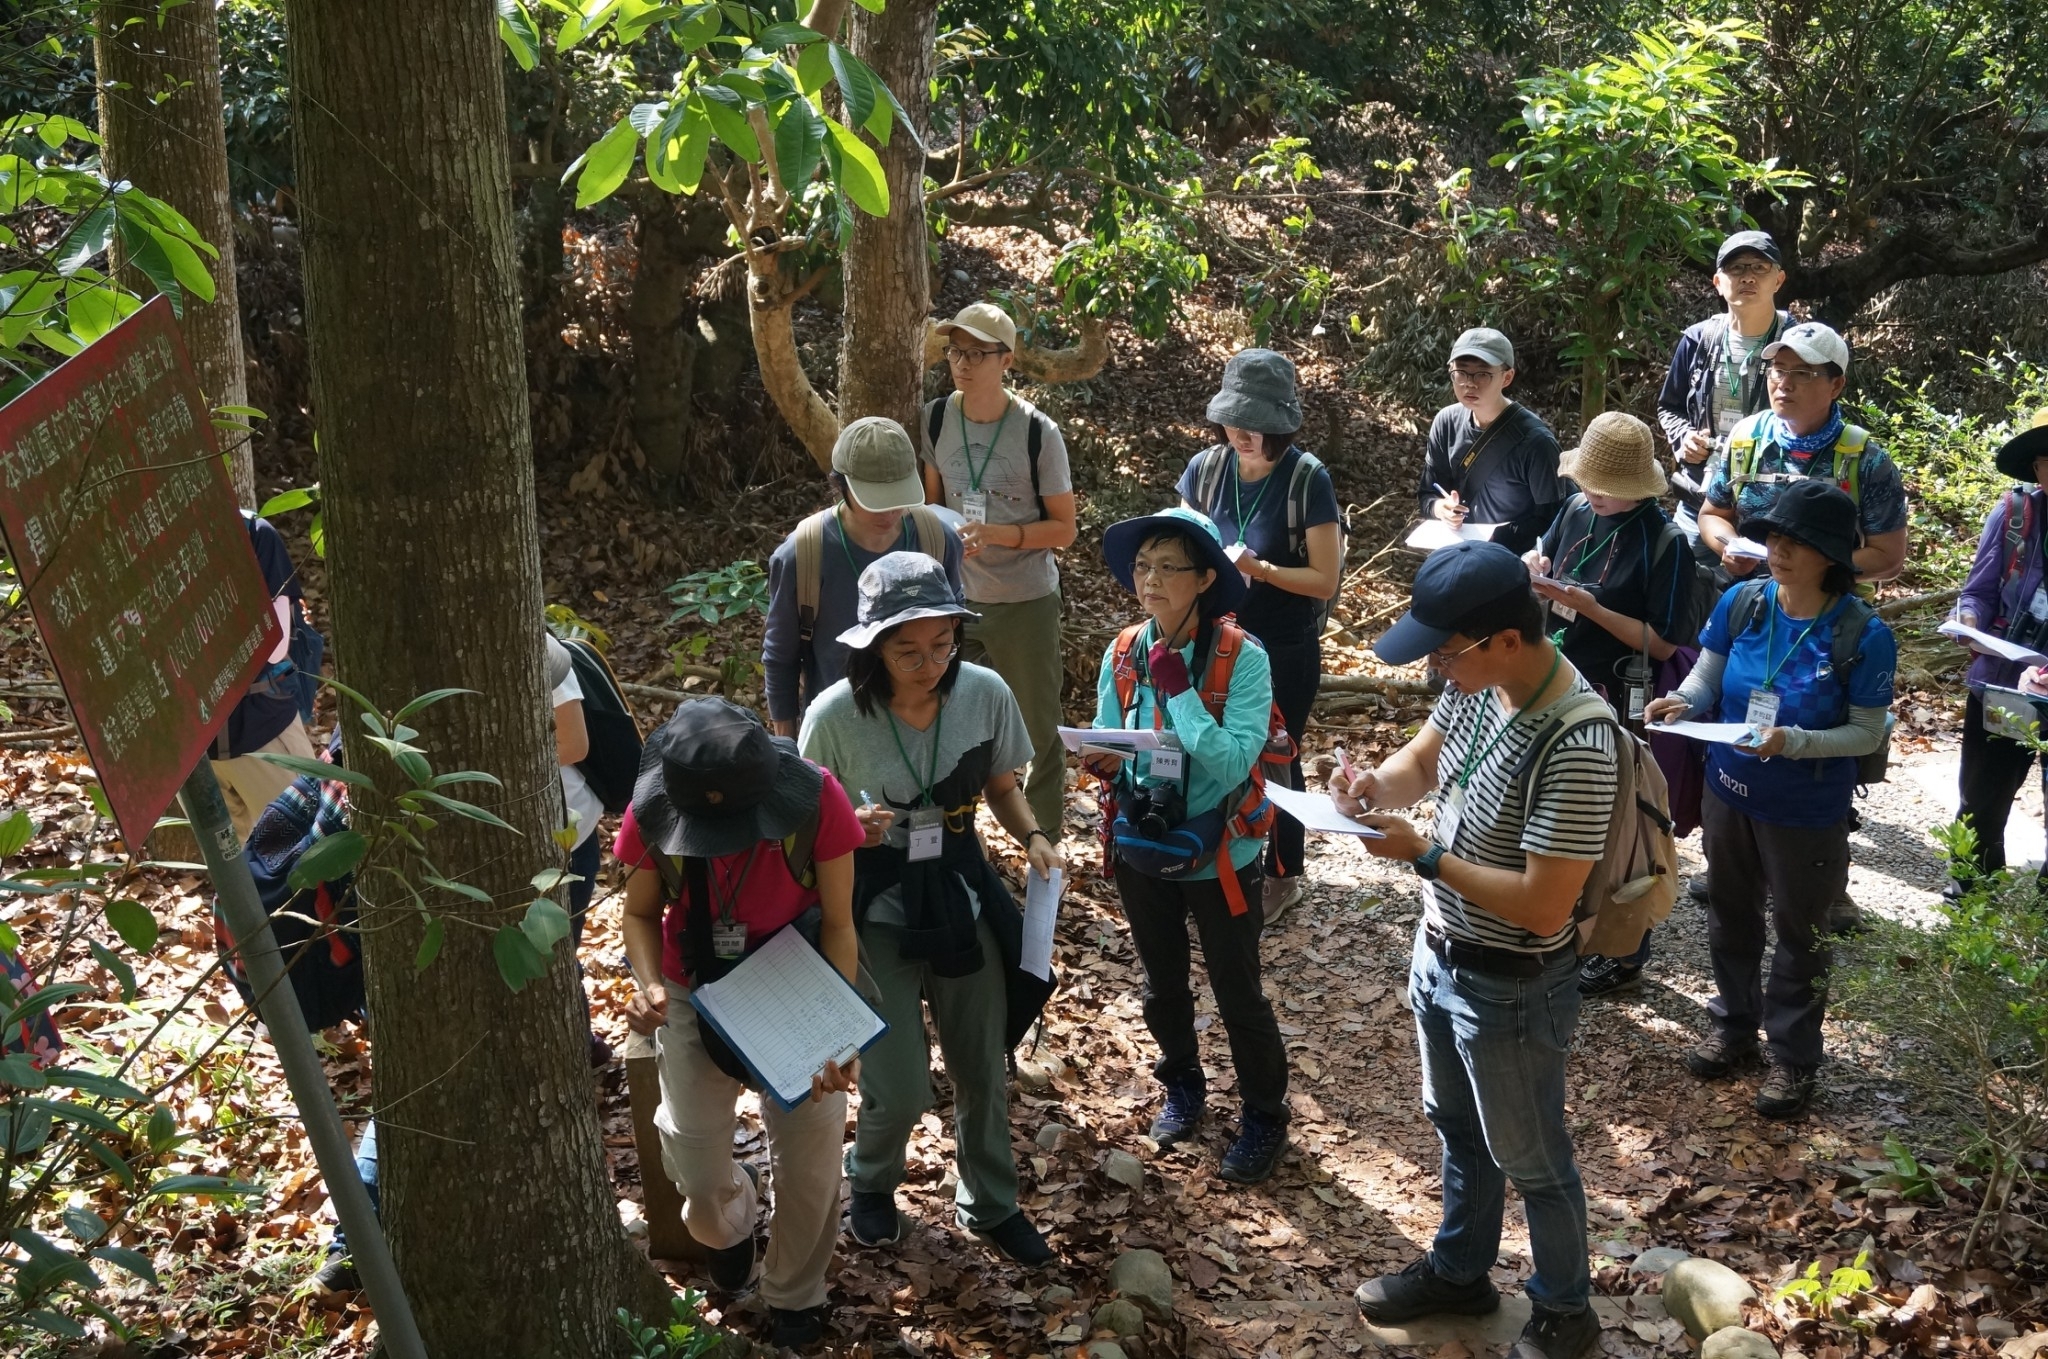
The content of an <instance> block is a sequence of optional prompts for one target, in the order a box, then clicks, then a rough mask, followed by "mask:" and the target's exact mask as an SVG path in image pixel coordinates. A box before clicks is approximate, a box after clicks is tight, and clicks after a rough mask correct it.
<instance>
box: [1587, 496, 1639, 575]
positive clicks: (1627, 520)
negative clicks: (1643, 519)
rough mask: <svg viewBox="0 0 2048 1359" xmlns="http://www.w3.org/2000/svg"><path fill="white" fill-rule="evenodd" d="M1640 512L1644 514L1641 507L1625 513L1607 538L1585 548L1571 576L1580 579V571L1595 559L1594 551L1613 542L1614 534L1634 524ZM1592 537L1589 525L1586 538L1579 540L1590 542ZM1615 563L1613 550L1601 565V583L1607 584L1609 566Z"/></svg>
mask: <svg viewBox="0 0 2048 1359" xmlns="http://www.w3.org/2000/svg"><path fill="white" fill-rule="evenodd" d="M1640 514H1642V510H1640V509H1637V510H1635V511H1633V512H1632V513H1630V514H1628V515H1625V516H1623V518H1622V521H1621V522H1620V523H1619V524H1616V525H1615V526H1614V527H1613V528H1612V529H1610V530H1609V531H1608V534H1607V536H1606V537H1605V538H1602V539H1601V540H1600V541H1599V542H1597V543H1594V544H1593V545H1592V546H1591V547H1589V548H1587V549H1586V550H1585V552H1584V553H1582V554H1581V555H1580V557H1579V560H1578V564H1577V565H1575V566H1573V567H1572V568H1571V571H1570V574H1571V578H1572V579H1573V580H1578V579H1579V572H1581V571H1583V570H1585V569H1586V563H1587V562H1589V561H1591V560H1593V554H1594V553H1596V552H1598V551H1599V550H1600V549H1601V548H1603V547H1606V546H1607V545H1608V544H1609V543H1611V542H1613V541H1614V535H1615V534H1617V533H1620V532H1621V531H1622V530H1623V529H1625V528H1627V527H1628V526H1629V525H1630V524H1633V523H1634V522H1635V521H1636V518H1637V516H1638V515H1640ZM1592 537H1593V530H1592V529H1591V528H1590V527H1589V528H1588V529H1587V530H1586V536H1585V537H1584V538H1581V539H1579V541H1580V542H1582V543H1583V542H1588V541H1590V540H1591V539H1592ZM1613 565H1614V554H1613V553H1612V552H1609V553H1608V554H1607V560H1606V561H1605V562H1604V563H1602V565H1601V567H1600V581H1599V583H1600V584H1605V583H1606V581H1607V572H1608V570H1609V568H1611V567H1612V566H1613Z"/></svg>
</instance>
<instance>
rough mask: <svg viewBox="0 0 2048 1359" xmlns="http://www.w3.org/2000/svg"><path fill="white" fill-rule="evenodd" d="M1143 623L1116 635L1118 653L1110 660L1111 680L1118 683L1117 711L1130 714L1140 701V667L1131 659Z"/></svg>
mask: <svg viewBox="0 0 2048 1359" xmlns="http://www.w3.org/2000/svg"><path fill="white" fill-rule="evenodd" d="M1144 630H1145V625H1144V624H1143V623H1133V624H1131V625H1130V626H1129V627H1127V628H1125V629H1124V630H1123V631H1122V632H1119V633H1118V634H1117V635H1116V651H1115V652H1114V653H1113V655H1112V658H1111V660H1110V668H1109V673H1110V678H1111V679H1113V680H1114V681H1115V682H1116V706H1117V711H1118V712H1121V713H1128V712H1130V711H1131V708H1132V707H1133V706H1134V705H1135V704H1136V703H1137V701H1138V666H1137V662H1135V661H1133V660H1132V659H1131V655H1132V653H1133V652H1134V651H1135V650H1136V648H1137V645H1138V634H1139V633H1141V632H1143V631H1144Z"/></svg>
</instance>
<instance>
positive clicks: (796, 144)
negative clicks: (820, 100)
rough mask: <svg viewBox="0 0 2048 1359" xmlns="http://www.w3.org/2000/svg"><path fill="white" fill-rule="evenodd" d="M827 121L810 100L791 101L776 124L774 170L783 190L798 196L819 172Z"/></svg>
mask: <svg viewBox="0 0 2048 1359" xmlns="http://www.w3.org/2000/svg"><path fill="white" fill-rule="evenodd" d="M824 145H825V120H824V119H823V118H821V117H819V116H818V111H817V110H816V109H814V108H812V107H811V101H810V100H808V99H792V100H791V101H790V103H789V107H788V108H786V109H784V110H783V111H782V121H781V122H779V123H777V124H776V125H775V170H776V173H777V174H778V175H780V176H781V179H782V187H783V188H785V189H787V190H789V192H790V193H792V194H796V193H801V192H802V191H803V187H804V185H806V184H808V183H810V182H811V176H812V175H814V174H816V173H817V170H818V161H819V159H820V158H821V157H822V156H823V154H824Z"/></svg>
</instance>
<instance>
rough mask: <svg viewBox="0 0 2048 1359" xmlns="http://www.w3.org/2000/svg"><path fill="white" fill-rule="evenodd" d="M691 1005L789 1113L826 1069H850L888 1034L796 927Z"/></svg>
mask: <svg viewBox="0 0 2048 1359" xmlns="http://www.w3.org/2000/svg"><path fill="white" fill-rule="evenodd" d="M690 1004H691V1005H692V1006H694V1007H695V1008H696V1010H697V1013H698V1014H701V1015H703V1016H704V1018H705V1019H706V1020H708V1021H709V1022H710V1024H711V1027H712V1028H714V1029H716V1030H718V1036H719V1037H720V1038H723V1039H724V1040H725V1041H726V1045H727V1046H729V1047H730V1048H731V1049H732V1050H733V1051H734V1052H735V1053H737V1054H739V1059H740V1060H741V1061H742V1062H744V1063H746V1067H747V1070H748V1072H750V1073H751V1074H752V1075H753V1077H754V1079H755V1080H756V1081H758V1082H760V1085H761V1088H762V1090H764V1091H766V1092H767V1093H768V1094H770V1095H772V1096H773V1097H774V1099H775V1102H776V1103H777V1104H780V1105H781V1106H782V1107H783V1108H784V1109H786V1110H787V1109H794V1108H796V1107H797V1106H798V1105H799V1104H802V1103H803V1102H804V1101H805V1100H807V1099H809V1098H810V1097H811V1077H812V1076H814V1075H816V1074H817V1073H818V1072H819V1071H821V1070H823V1069H824V1066H825V1063H827V1062H837V1063H838V1064H839V1065H841V1066H844V1065H846V1063H848V1062H850V1061H852V1060H853V1059H854V1058H856V1057H858V1056H860V1054H861V1053H863V1052H865V1051H867V1050H868V1049H869V1048H870V1047H872V1046H874V1044H875V1042H876V1040H878V1039H879V1038H881V1036H882V1035H883V1034H885V1033H887V1032H888V1031H889V1026H888V1024H887V1023H885V1022H884V1021H883V1019H882V1017H881V1016H880V1015H878V1014H876V1013H875V1008H874V1007H873V1006H872V1005H870V1004H868V1003H867V1001H866V1000H864V999H863V998H862V997H861V994H860V992H858V991H856V990H854V989H853V987H852V986H850V985H849V984H848V983H847V980H846V978H844V977H842V976H840V975H839V969H838V968H836V967H834V966H832V964H831V963H829V962H827V961H826V960H825V957H824V955H823V954H821V953H819V952H818V950H816V949H815V948H812V947H811V943H810V941H809V940H808V939H806V938H804V937H803V935H802V934H801V933H799V932H798V930H797V928H796V926H794V925H785V926H783V927H782V929H780V930H779V931H777V932H776V934H775V935H774V936H773V937H772V938H770V939H769V940H768V942H767V943H765V944H763V945H761V947H759V948H757V949H755V950H754V951H753V952H752V953H750V954H748V955H747V956H746V957H745V958H744V959H743V960H742V961H741V962H740V964H739V966H738V967H735V968H734V969H733V970H732V971H730V972H728V973H726V974H725V975H724V976H723V977H720V978H719V979H718V980H717V981H715V982H712V983H710V984H709V985H706V986H700V987H698V988H697V989H696V990H694V991H692V992H691V993H690Z"/></svg>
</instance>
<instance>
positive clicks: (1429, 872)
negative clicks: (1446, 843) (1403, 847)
mask: <svg viewBox="0 0 2048 1359" xmlns="http://www.w3.org/2000/svg"><path fill="white" fill-rule="evenodd" d="M1443 857H1444V847H1443V846H1442V845H1431V846H1430V847H1429V848H1428V849H1425V850H1423V851H1422V853H1420V854H1418V855H1417V856H1416V857H1415V859H1414V860H1413V863H1414V867H1415V876H1416V877H1418V878H1421V879H1423V880H1424V881H1426V882H1435V881H1436V878H1437V869H1436V865H1437V861H1438V860H1439V859H1441V858H1443Z"/></svg>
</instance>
